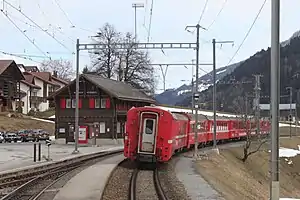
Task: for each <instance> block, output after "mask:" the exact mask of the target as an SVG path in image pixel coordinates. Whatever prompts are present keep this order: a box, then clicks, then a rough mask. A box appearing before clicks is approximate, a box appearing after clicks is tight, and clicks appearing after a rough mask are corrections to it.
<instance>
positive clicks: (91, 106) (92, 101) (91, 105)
mask: <svg viewBox="0 0 300 200" xmlns="http://www.w3.org/2000/svg"><path fill="white" fill-rule="evenodd" d="M89 107H90V108H95V99H94V98H90V99H89Z"/></svg>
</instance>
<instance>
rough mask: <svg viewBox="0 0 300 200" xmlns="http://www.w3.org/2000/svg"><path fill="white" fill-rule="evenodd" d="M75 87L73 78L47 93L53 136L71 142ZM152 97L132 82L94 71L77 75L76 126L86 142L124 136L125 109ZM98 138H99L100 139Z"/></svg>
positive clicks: (100, 141) (147, 102)
mask: <svg viewBox="0 0 300 200" xmlns="http://www.w3.org/2000/svg"><path fill="white" fill-rule="evenodd" d="M75 90H76V81H75V80H73V81H72V82H70V83H69V84H68V85H66V86H65V87H63V88H61V89H60V90H58V91H56V92H55V93H54V94H52V95H51V96H49V97H48V99H49V100H54V102H55V130H56V131H55V138H56V140H60V141H62V140H64V141H63V142H65V143H68V142H74V130H75V128H74V125H75V106H76V104H75ZM151 104H155V100H154V99H153V98H151V97H149V96H148V95H146V94H145V93H144V92H142V91H140V90H138V89H135V88H134V87H132V86H131V85H129V84H127V83H125V82H120V81H115V80H112V79H107V78H103V77H101V76H98V75H93V74H82V75H80V76H79V102H78V107H79V126H80V129H81V130H85V131H86V132H87V138H86V139H87V140H88V142H89V143H92V144H93V143H96V144H101V143H102V141H103V139H106V140H110V141H112V140H113V141H115V139H119V140H120V139H121V140H123V133H124V131H125V122H126V114H127V111H128V110H129V109H130V108H131V107H133V106H135V107H141V106H149V105H151ZM100 139H101V140H100Z"/></svg>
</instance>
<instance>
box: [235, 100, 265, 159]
mask: <svg viewBox="0 0 300 200" xmlns="http://www.w3.org/2000/svg"><path fill="white" fill-rule="evenodd" d="M233 108H234V110H235V111H236V113H238V114H242V113H244V116H240V117H239V118H240V120H241V123H240V124H239V126H240V128H242V129H244V132H245V133H246V136H245V139H246V140H245V144H244V147H243V157H242V158H241V160H242V161H243V162H246V160H247V159H248V158H249V156H250V155H252V154H255V153H256V152H258V151H259V150H260V149H261V147H262V146H263V144H265V143H266V142H268V140H267V139H266V138H265V137H262V135H260V133H257V132H256V128H257V125H258V124H257V123H256V120H255V119H254V117H253V116H251V115H252V114H253V113H254V112H253V111H252V109H251V106H250V104H249V101H248V98H247V97H245V98H242V97H238V98H237V99H235V100H234V102H233ZM252 132H255V133H256V134H252Z"/></svg>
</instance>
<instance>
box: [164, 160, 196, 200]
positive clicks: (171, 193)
mask: <svg viewBox="0 0 300 200" xmlns="http://www.w3.org/2000/svg"><path fill="white" fill-rule="evenodd" d="M178 159H179V158H178V157H174V158H173V159H172V160H170V161H169V162H168V163H165V164H162V165H160V167H159V179H160V183H161V186H162V188H163V190H164V192H165V194H166V196H167V197H168V198H169V199H172V200H173V199H178V200H179V199H180V200H191V198H190V197H189V196H188V194H187V192H186V189H185V187H184V185H183V184H182V183H181V182H180V181H179V180H178V179H177V176H176V172H175V164H176V162H177V161H178Z"/></svg>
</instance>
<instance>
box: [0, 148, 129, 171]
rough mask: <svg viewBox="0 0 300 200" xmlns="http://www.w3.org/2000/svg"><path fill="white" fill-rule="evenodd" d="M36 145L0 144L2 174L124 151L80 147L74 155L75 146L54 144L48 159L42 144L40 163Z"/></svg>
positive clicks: (46, 151) (0, 169)
mask: <svg viewBox="0 0 300 200" xmlns="http://www.w3.org/2000/svg"><path fill="white" fill-rule="evenodd" d="M33 145H34V143H2V144H0V173H1V174H2V173H6V172H9V171H15V170H20V169H24V168H29V167H32V166H36V165H39V164H45V163H49V162H55V161H60V160H65V159H70V158H73V157H76V156H82V155H85V154H92V153H97V152H101V151H109V150H117V149H123V146H122V145H119V144H117V145H102V146H99V147H93V146H84V147H83V146H79V147H78V150H79V153H78V154H72V152H73V151H74V145H69V144H52V145H51V146H50V159H51V160H52V161H47V160H46V158H47V157H48V146H47V145H46V144H45V143H41V161H38V145H37V147H36V152H37V159H36V162H34V159H33V155H34V154H33V150H34V148H33Z"/></svg>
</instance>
